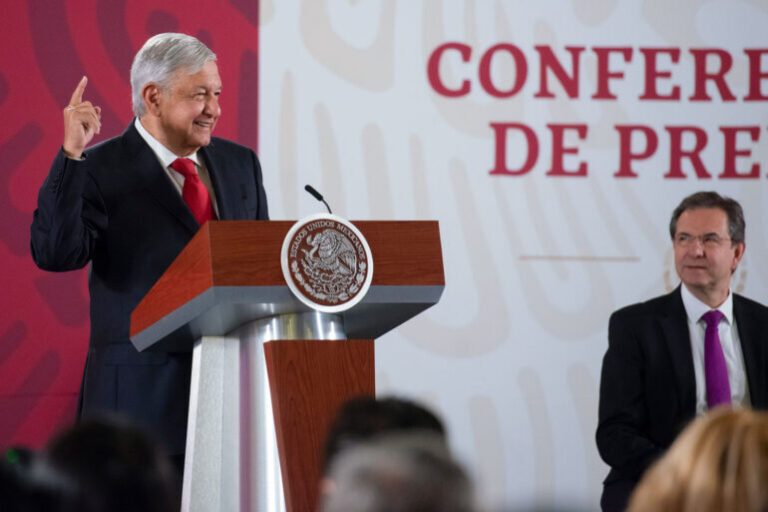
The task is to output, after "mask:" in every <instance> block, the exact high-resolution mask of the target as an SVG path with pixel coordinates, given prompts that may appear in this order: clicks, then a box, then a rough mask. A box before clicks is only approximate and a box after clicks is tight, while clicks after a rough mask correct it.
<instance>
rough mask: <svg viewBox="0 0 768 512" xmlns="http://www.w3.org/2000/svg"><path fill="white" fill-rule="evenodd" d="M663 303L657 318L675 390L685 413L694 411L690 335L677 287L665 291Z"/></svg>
mask: <svg viewBox="0 0 768 512" xmlns="http://www.w3.org/2000/svg"><path fill="white" fill-rule="evenodd" d="M667 298H668V301H667V304H666V307H663V308H662V311H663V313H662V317H661V319H660V324H661V329H662V332H663V334H664V340H665V342H666V344H667V349H668V350H669V354H670V357H671V358H672V368H674V373H675V383H676V385H677V389H678V390H679V392H680V394H679V397H678V398H679V400H680V407H681V409H682V410H683V411H684V413H685V414H686V415H690V416H693V415H694V414H695V413H696V377H695V375H694V372H693V355H692V354H691V338H690V333H689V332H688V319H687V316H686V314H685V307H684V306H683V299H682V297H681V295H680V287H678V288H677V289H676V290H675V291H673V292H672V293H670V294H669V295H667Z"/></svg>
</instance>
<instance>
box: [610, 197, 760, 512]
mask: <svg viewBox="0 0 768 512" xmlns="http://www.w3.org/2000/svg"><path fill="white" fill-rule="evenodd" d="M669 228H670V235H671V237H672V244H673V248H674V259H675V270H676V271H677V274H678V275H679V276H680V280H681V285H680V286H678V287H677V288H676V289H675V290H674V291H673V292H672V293H670V294H668V295H664V296H662V297H657V298H655V299H652V300H649V301H647V302H644V303H641V304H635V305H632V306H628V307H625V308H623V309H620V310H618V311H616V312H615V313H613V315H611V318H610V321H609V324H608V350H607V351H606V353H605V357H604V358H603V368H602V375H601V381H600V407H599V422H598V427H597V436H596V438H597V447H598V450H599V452H600V455H601V457H602V458H603V460H604V461H605V462H606V463H607V464H608V465H609V466H610V467H611V469H610V472H609V473H608V477H607V478H606V479H605V481H604V483H603V495H602V499H601V507H602V510H603V511H621V510H624V509H625V508H626V504H627V500H628V498H629V496H630V494H631V493H632V490H633V488H634V487H635V485H636V483H637V482H638V480H639V479H640V477H641V476H642V474H643V472H644V471H645V470H646V469H647V468H648V466H649V465H650V464H651V463H653V461H654V460H655V459H657V458H658V457H659V456H660V455H661V454H662V453H663V452H664V451H665V450H666V449H667V448H668V447H669V445H670V444H671V443H672V441H673V440H674V439H675V437H676V436H677V434H678V433H679V432H680V431H681V430H682V429H683V428H684V427H685V425H686V424H687V423H688V422H689V421H690V420H691V419H693V418H694V417H696V416H698V415H701V414H704V413H705V412H706V411H708V410H709V409H711V408H714V407H717V406H720V405H733V406H751V407H754V408H758V409H766V408H768V308H766V307H765V306H763V305H761V304H758V303H756V302H754V301H752V300H749V299H747V298H744V297H741V296H739V295H735V294H734V293H732V291H731V276H732V275H733V273H734V272H735V270H736V268H737V267H738V265H739V262H740V261H741V259H742V257H743V256H744V249H745V247H746V245H745V237H744V230H745V222H744V213H743V211H742V209H741V206H740V205H739V203H738V202H736V201H734V200H733V199H730V198H725V197H722V196H720V195H719V194H717V193H716V192H697V193H695V194H693V195H690V196H688V197H686V198H685V199H683V201H682V202H681V203H680V205H679V206H678V207H677V208H676V209H675V211H674V212H673V213H672V218H671V221H670V226H669Z"/></svg>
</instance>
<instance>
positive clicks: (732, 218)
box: [669, 192, 746, 244]
mask: <svg viewBox="0 0 768 512" xmlns="http://www.w3.org/2000/svg"><path fill="white" fill-rule="evenodd" d="M701 208H719V209H721V210H723V211H724V212H725V214H726V215H727V216H728V236H729V237H731V243H732V244H740V243H743V242H744V239H745V238H744V231H745V229H746V223H745V222H744V211H743V210H742V209H741V205H740V204H739V203H738V201H736V200H734V199H731V198H730V197H723V196H721V195H720V194H718V193H717V192H696V193H695V194H691V195H689V196H688V197H686V198H685V199H683V200H682V201H681V202H680V204H679V205H678V206H677V208H675V211H673V212H672V218H671V219H670V221H669V236H671V237H672V239H674V238H675V234H676V233H677V220H678V219H679V218H680V215H682V214H683V212H684V211H686V210H698V209H701Z"/></svg>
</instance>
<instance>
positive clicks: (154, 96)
mask: <svg viewBox="0 0 768 512" xmlns="http://www.w3.org/2000/svg"><path fill="white" fill-rule="evenodd" d="M141 97H142V98H144V106H145V107H146V108H147V113H150V114H154V115H156V116H157V115H159V114H160V88H159V87H158V86H157V84H156V83H154V82H149V83H147V84H145V85H144V87H142V88H141Z"/></svg>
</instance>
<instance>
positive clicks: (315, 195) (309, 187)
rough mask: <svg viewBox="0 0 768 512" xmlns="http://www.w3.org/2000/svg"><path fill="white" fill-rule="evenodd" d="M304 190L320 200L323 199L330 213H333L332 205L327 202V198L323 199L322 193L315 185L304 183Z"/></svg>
mask: <svg viewBox="0 0 768 512" xmlns="http://www.w3.org/2000/svg"><path fill="white" fill-rule="evenodd" d="M304 190H306V191H307V192H309V193H310V194H312V197H314V198H315V199H317V200H318V201H322V202H323V204H324V205H325V207H326V208H328V213H330V214H333V212H332V211H331V207H330V206H328V203H326V202H325V199H323V196H322V194H320V192H318V191H317V190H315V189H314V187H312V185H304Z"/></svg>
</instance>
